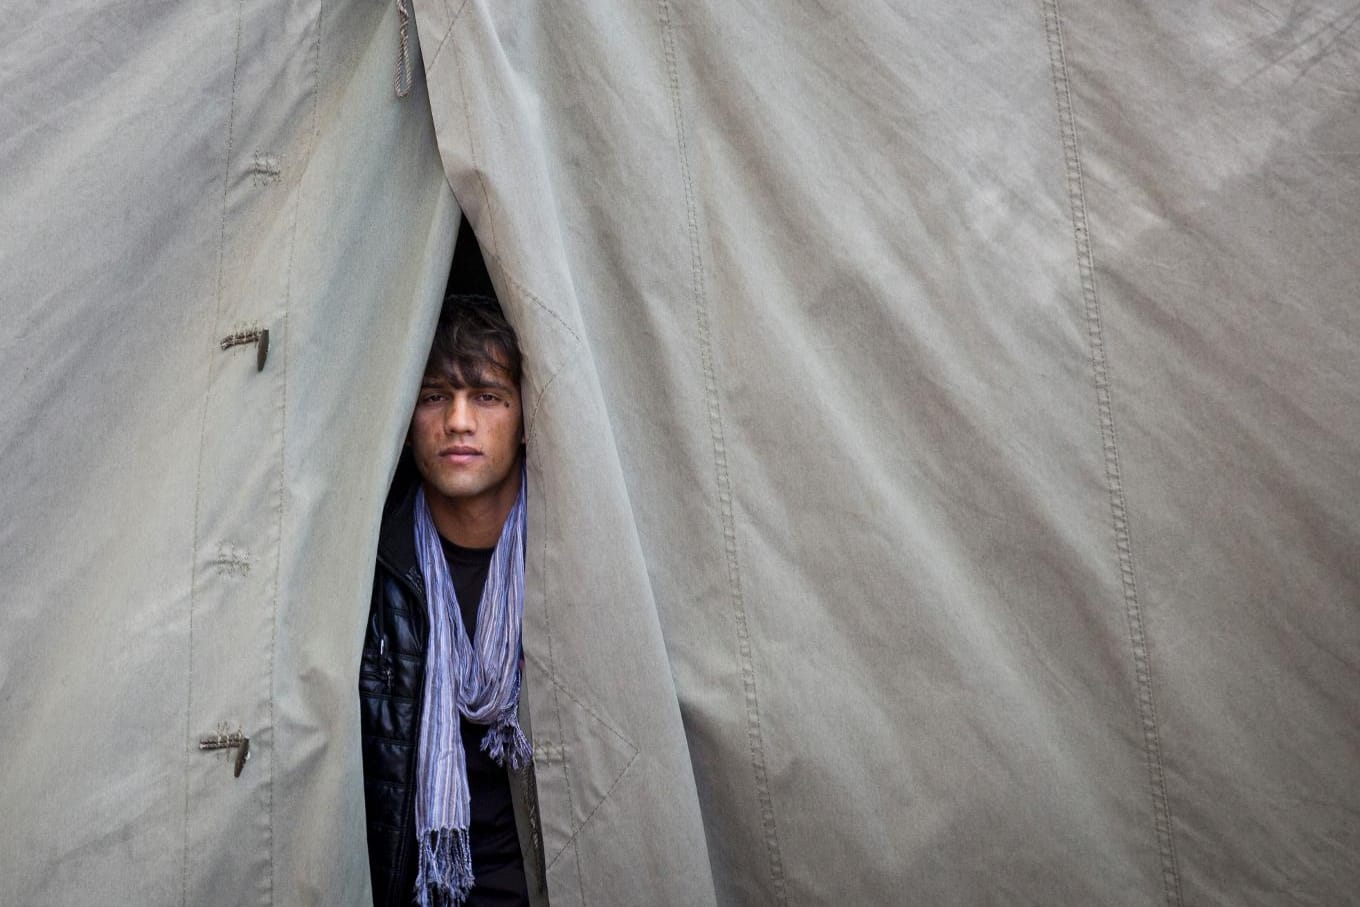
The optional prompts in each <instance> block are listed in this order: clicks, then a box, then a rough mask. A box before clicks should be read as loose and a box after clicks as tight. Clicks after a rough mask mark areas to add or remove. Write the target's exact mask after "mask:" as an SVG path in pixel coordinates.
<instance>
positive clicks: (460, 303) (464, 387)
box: [359, 296, 542, 907]
mask: <svg viewBox="0 0 1360 907" xmlns="http://www.w3.org/2000/svg"><path fill="white" fill-rule="evenodd" d="M520 365H521V361H520V351H519V346H518V343H517V341H516V338H515V333H514V330H513V329H512V328H511V327H510V325H509V324H508V323H507V322H506V321H505V318H504V316H502V314H501V312H500V309H499V308H498V307H497V306H496V303H495V301H494V300H492V299H489V298H487V297H482V296H451V297H449V298H448V299H446V300H445V303H444V311H443V313H442V314H441V316H440V320H439V326H438V328H437V329H436V332H435V339H434V345H433V347H432V349H431V350H430V357H429V361H428V362H427V364H426V366H425V376H424V379H423V380H422V381H421V387H420V393H419V395H418V396H417V399H416V404H415V410H414V412H413V414H412V416H411V426H410V430H409V432H408V434H407V438H406V445H407V449H406V451H405V452H404V453H403V464H402V468H399V469H398V478H397V480H396V481H395V482H394V483H393V489H392V493H391V494H390V495H389V498H388V506H387V508H386V511H385V513H384V516H383V524H382V530H381V534H380V537H379V542H378V558H377V568H376V571H375V575H374V579H373V599H372V605H371V608H370V613H369V622H368V632H367V636H366V639H365V643H364V654H363V663H362V664H361V666H360V675H359V699H360V708H361V713H362V716H361V722H362V727H363V756H364V799H365V804H366V807H367V811H368V850H369V867H370V870H371V873H372V880H373V901H374V904H375V905H377V907H383V905H398V904H400V905H405V904H410V903H411V902H412V901H413V900H414V901H415V902H416V903H418V904H421V905H429V907H436V905H437V907H445V905H455V904H464V905H493V904H494V905H502V904H504V905H511V904H514V905H527V904H529V894H528V892H529V889H530V884H529V882H528V881H527V880H526V872H525V865H526V860H525V859H524V855H525V854H526V853H527V854H529V855H530V857H531V862H530V863H529V867H530V870H531V871H530V872H529V873H528V874H527V876H528V879H532V880H534V881H535V882H536V883H537V884H536V885H535V886H534V887H535V891H536V896H535V901H537V902H539V903H541V902H542V899H541V898H540V897H538V893H539V892H540V891H541V889H539V888H538V885H539V884H541V878H542V876H541V873H539V872H536V871H533V870H535V869H537V867H539V866H541V844H540V838H539V836H538V835H537V833H536V829H533V828H524V826H526V825H530V824H531V819H530V815H532V814H536V810H534V809H533V808H532V798H533V779H532V775H531V773H530V771H529V757H530V751H529V746H528V743H527V741H526V740H525V737H524V735H523V734H522V733H521V731H520V728H519V725H518V723H517V705H518V701H519V682H520V668H521V658H520V617H521V614H522V608H523V595H524V479H523V474H524V472H523V460H524V423H523V416H522V412H521V409H520V392H519V391H520V388H519V384H520ZM412 467H413V468H414V472H415V475H414V476H412V475H411V468H412ZM517 807H518V812H519V813H520V815H521V816H522V818H521V819H520V820H519V822H518V823H517V821H516V812H517ZM534 818H536V815H535V816H534ZM519 830H523V831H525V832H527V834H526V835H525V838H526V843H527V844H528V847H526V848H524V849H522V848H521V846H520V835H519V833H518V832H519Z"/></svg>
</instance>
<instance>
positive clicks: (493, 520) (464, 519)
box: [425, 470, 522, 548]
mask: <svg viewBox="0 0 1360 907" xmlns="http://www.w3.org/2000/svg"><path fill="white" fill-rule="evenodd" d="M521 481H522V479H521V478H520V477H519V471H518V470H516V472H515V481H513V482H506V483H505V484H504V485H502V486H501V487H500V488H498V489H496V491H495V492H494V493H488V494H486V495H478V496H477V497H474V498H447V497H444V496H443V495H440V494H438V493H432V490H431V489H430V488H429V487H428V486H427V487H426V489H425V503H426V505H427V506H428V507H429V508H430V518H431V519H432V520H433V521H434V528H435V529H436V530H438V532H439V534H440V535H441V536H442V537H444V538H445V539H448V540H449V541H450V542H453V543H454V544H455V545H459V546H461V547H463V548H494V547H495V546H496V543H497V542H498V541H500V537H501V527H503V526H504V525H505V518H506V517H508V516H509V515H510V510H511V508H513V507H514V506H515V498H517V497H518V496H519V486H520V482H521Z"/></svg>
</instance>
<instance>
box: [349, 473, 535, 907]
mask: <svg viewBox="0 0 1360 907" xmlns="http://www.w3.org/2000/svg"><path fill="white" fill-rule="evenodd" d="M399 484H400V487H399V488H394V491H393V494H392V495H391V496H390V497H389V501H388V508H387V510H386V512H385V513H384V515H383V524H382V530H381V532H380V534H379V537H378V556H377V567H376V569H375V572H374V576H373V597H372V600H371V603H370V606H369V616H368V629H367V632H366V633H365V636H364V650H363V658H362V661H361V662H360V665H359V710H360V725H361V727H362V730H363V757H364V806H365V808H366V811H367V818H368V861H369V871H370V873H371V877H372V883H373V903H374V905H375V907H388V905H392V907H396V905H406V904H409V903H411V895H412V892H413V889H414V886H415V878H416V860H417V854H416V847H415V819H414V809H415V774H416V740H417V738H418V736H419V731H420V715H421V706H422V700H423V698H424V691H425V644H426V636H427V633H428V629H429V628H428V626H427V623H428V620H427V618H426V614H425V584H424V581H423V579H422V577H421V575H420V567H419V566H418V564H417V560H416V552H415V538H414V532H413V526H414V517H413V507H414V504H415V484H414V483H399ZM525 717H527V716H524V715H523V712H521V721H523V719H524V718H525ZM525 729H526V731H527V730H528V728H527V727H526V728H525ZM511 793H512V795H513V797H514V799H515V806H516V824H517V825H518V827H519V829H520V847H521V851H522V852H523V854H524V870H525V876H526V878H527V880H528V882H529V888H530V897H531V900H532V901H533V902H534V903H536V904H539V903H546V893H545V891H544V890H543V888H542V885H543V871H542V868H543V845H542V836H541V833H540V831H539V828H538V810H537V803H536V797H535V795H534V778H533V769H532V765H531V766H530V767H529V769H527V770H526V771H525V772H521V773H519V774H513V773H512V775H511ZM526 832H527V833H526Z"/></svg>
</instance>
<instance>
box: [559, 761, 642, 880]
mask: <svg viewBox="0 0 1360 907" xmlns="http://www.w3.org/2000/svg"><path fill="white" fill-rule="evenodd" d="M639 755H641V754H640V752H639V751H638V750H637V749H636V748H635V749H634V750H633V755H632V757H631V758H629V760H628V764H627V765H625V766H624V767H623V771H621V772H619V774H618V776H617V777H616V778H615V779H614V780H613V782H612V783H610V785H609V789H608V790H606V791H605V792H604V796H603V797H601V798H600V802H599V803H596V804H595V808H594V809H592V810H591V811H590V814H589V815H588V816H586V817H585V818H584V819H582V820H581V824H580V825H578V826H576V830H575V831H574V832H572V833H571V837H570V838H567V842H566V843H565V844H563V845H562V849H561V850H559V851H558V852H557V855H556V856H554V857H553V858H552V861H551V862H550V863H548V866H547V868H548V869H551V868H552V867H553V866H555V865H557V861H558V860H559V859H561V857H562V854H564V853H566V850H567V848H568V847H571V846H572V845H574V844H575V843H576V838H577V836H578V835H580V834H581V832H582V831H584V830H585V827H586V826H587V825H589V824H590V820H591V819H593V818H594V817H595V814H596V813H597V812H599V811H600V807H601V806H604V805H605V804H606V803H608V802H609V795H610V794H612V793H614V788H616V787H618V786H619V782H620V781H622V780H623V776H624V775H626V774H628V770H629V769H630V768H632V767H633V763H634V762H636V761H637V759H638V756H639ZM563 764H564V765H565V764H566V760H565V759H563ZM576 850H577V856H576V865H577V867H578V871H579V867H580V864H581V857H580V848H576Z"/></svg>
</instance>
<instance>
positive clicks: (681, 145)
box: [658, 0, 788, 905]
mask: <svg viewBox="0 0 1360 907" xmlns="http://www.w3.org/2000/svg"><path fill="white" fill-rule="evenodd" d="M658 7H659V12H660V18H661V42H662V49H663V52H664V56H665V63H666V74H667V77H668V79H669V83H670V84H669V89H670V97H671V113H672V116H673V117H674V119H675V135H676V151H677V153H678V155H679V164H680V178H681V181H682V183H683V186H684V197H685V218H686V231H687V233H688V239H689V257H690V280H691V286H690V291H691V296H692V299H693V303H694V312H695V330H696V336H697V339H698V342H699V357H700V362H701V365H702V369H703V381H704V398H705V403H706V408H707V415H708V429H709V435H710V437H711V440H712V444H713V467H714V471H715V473H716V479H717V494H718V510H719V516H720V519H721V522H722V534H723V548H724V553H725V555H726V562H727V584H728V595H729V598H730V600H731V604H732V616H733V623H734V626H735V627H736V633H737V650H738V656H739V660H740V666H741V683H742V693H743V698H744V700H745V703H744V704H745V711H746V734H747V745H748V755H749V757H750V762H751V775H752V780H753V783H754V785H755V789H756V799H757V802H758V805H759V807H760V821H761V830H762V832H763V835H764V839H765V840H764V843H765V850H766V857H767V860H768V864H769V865H768V869H769V873H770V885H771V888H772V889H773V895H774V901H775V903H776V904H781V905H782V904H787V903H788V893H787V889H786V882H785V875H784V863H783V857H782V856H781V854H780V848H779V829H778V826H777V824H776V822H775V815H774V803H773V799H772V798H771V795H770V787H769V775H768V770H767V768H766V763H765V744H764V738H763V734H762V731H761V727H760V700H759V696H758V691H757V688H756V671H755V664H754V657H753V653H752V644H751V631H750V625H749V622H748V620H747V614H746V603H745V598H744V596H743V594H742V586H741V562H740V559H739V556H738V551H737V530H736V518H735V515H734V510H733V496H732V480H731V475H730V473H729V469H728V464H727V445H726V441H725V438H724V433H723V424H722V411H721V408H720V404H719V399H718V381H717V374H716V369H715V367H714V362H713V337H712V326H711V324H710V321H709V313H708V299H707V297H706V294H705V292H704V264H703V254H702V250H701V248H700V243H699V222H698V211H697V204H698V203H697V201H696V198H695V192H694V182H693V177H692V174H691V172H690V163H689V148H688V145H687V143H686V140H685V124H684V110H683V106H682V103H681V96H680V69H679V64H678V62H677V60H676V52H675V36H674V33H673V27H672V24H671V9H670V2H669V0H659V2H658Z"/></svg>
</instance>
